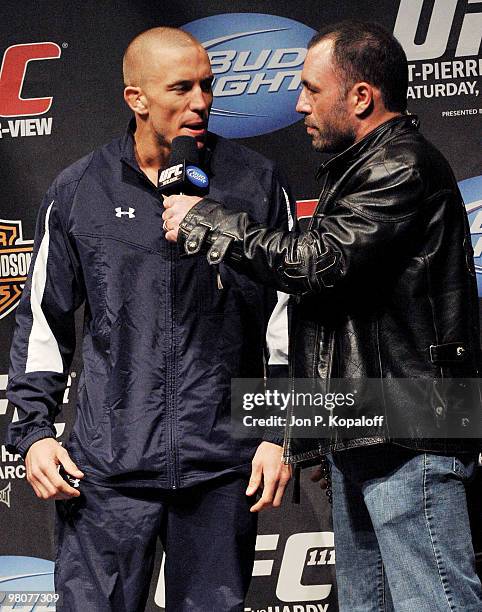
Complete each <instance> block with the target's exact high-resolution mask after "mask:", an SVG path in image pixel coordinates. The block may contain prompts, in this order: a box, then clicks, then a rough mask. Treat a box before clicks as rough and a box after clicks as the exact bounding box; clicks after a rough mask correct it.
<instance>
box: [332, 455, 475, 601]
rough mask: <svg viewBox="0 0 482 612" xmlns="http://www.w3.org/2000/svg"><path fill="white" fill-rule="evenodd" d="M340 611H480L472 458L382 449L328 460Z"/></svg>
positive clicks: (337, 456)
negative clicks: (468, 485) (469, 490)
mask: <svg viewBox="0 0 482 612" xmlns="http://www.w3.org/2000/svg"><path fill="white" fill-rule="evenodd" d="M329 460H330V464H331V468H332V483H333V485H332V486H333V526H334V532H335V550H336V579H337V586H338V598H339V609H340V612H389V611H392V610H395V611H396V612H481V611H482V590H481V585H480V581H479V579H478V577H477V575H476V572H475V557H474V550H473V546H472V540H471V534H470V527H469V519H468V513H467V502H466V495H465V486H464V484H465V482H466V481H467V480H468V479H469V478H470V477H471V476H472V475H473V472H474V470H475V458H474V457H472V456H471V457H467V458H463V457H462V456H461V457H447V456H441V455H435V454H432V453H425V452H421V451H411V450H408V449H405V448H402V447H398V446H395V445H388V444H386V445H385V444H384V445H377V446H371V447H364V448H356V449H350V450H346V451H341V452H338V453H334V454H333V456H330V457H329Z"/></svg>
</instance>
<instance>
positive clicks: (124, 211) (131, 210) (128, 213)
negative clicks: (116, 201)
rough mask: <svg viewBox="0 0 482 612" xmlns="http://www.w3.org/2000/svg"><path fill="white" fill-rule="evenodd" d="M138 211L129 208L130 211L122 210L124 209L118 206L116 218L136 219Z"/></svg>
mask: <svg viewBox="0 0 482 612" xmlns="http://www.w3.org/2000/svg"><path fill="white" fill-rule="evenodd" d="M135 212H136V209H135V208H129V210H122V208H121V207H120V206H118V207H117V208H116V209H115V216H116V217H122V215H127V216H128V217H129V219H134V217H135V214H134V213H135Z"/></svg>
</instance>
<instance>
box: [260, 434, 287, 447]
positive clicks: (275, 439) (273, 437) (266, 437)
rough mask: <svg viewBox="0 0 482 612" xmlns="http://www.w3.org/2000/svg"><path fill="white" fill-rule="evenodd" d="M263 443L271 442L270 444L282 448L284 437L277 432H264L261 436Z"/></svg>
mask: <svg viewBox="0 0 482 612" xmlns="http://www.w3.org/2000/svg"><path fill="white" fill-rule="evenodd" d="M262 440H263V442H271V443H272V444H277V445H278V446H283V444H284V435H283V434H281V433H280V432H279V431H265V432H264V433H263V436H262Z"/></svg>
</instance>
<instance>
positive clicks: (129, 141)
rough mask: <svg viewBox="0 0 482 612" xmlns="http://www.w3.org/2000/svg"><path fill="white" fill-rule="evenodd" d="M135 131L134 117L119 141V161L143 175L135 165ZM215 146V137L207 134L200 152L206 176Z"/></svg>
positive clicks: (209, 171)
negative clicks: (204, 144)
mask: <svg viewBox="0 0 482 612" xmlns="http://www.w3.org/2000/svg"><path fill="white" fill-rule="evenodd" d="M135 131H136V120H135V119H134V117H133V118H132V119H131V120H130V121H129V124H128V126H127V129H126V131H125V133H124V136H123V137H122V139H121V143H120V151H121V161H123V162H124V163H126V164H127V165H128V166H130V167H131V168H132V169H133V170H135V171H136V172H140V173H141V174H143V172H142V170H141V169H140V168H139V164H138V163H137V159H136V154H135V143H134V134H135ZM215 146H216V135H215V134H212V133H211V132H208V138H207V141H206V146H205V147H204V149H203V150H202V152H201V164H200V165H201V167H202V169H203V170H204V171H205V172H207V173H208V174H210V173H211V157H212V155H213V151H214V147H215Z"/></svg>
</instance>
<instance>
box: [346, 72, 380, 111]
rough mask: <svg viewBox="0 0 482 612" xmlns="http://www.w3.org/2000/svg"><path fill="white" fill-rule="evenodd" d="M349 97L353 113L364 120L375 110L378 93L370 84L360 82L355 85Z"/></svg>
mask: <svg viewBox="0 0 482 612" xmlns="http://www.w3.org/2000/svg"><path fill="white" fill-rule="evenodd" d="M348 96H349V100H350V102H351V104H352V108H353V112H354V113H355V115H356V116H357V117H360V118H362V117H363V116H366V115H368V114H369V113H370V112H371V111H372V110H373V107H374V103H375V100H376V98H377V92H376V91H375V88H374V87H373V85H370V83H367V82H365V81H360V82H359V83H355V85H353V87H352V88H351V90H350V92H349V94H348Z"/></svg>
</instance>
